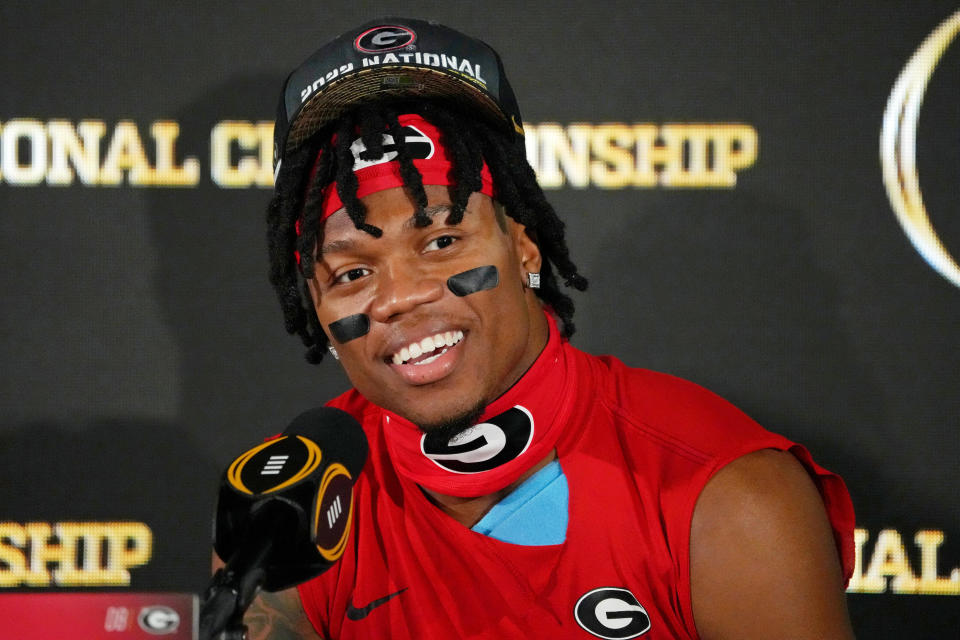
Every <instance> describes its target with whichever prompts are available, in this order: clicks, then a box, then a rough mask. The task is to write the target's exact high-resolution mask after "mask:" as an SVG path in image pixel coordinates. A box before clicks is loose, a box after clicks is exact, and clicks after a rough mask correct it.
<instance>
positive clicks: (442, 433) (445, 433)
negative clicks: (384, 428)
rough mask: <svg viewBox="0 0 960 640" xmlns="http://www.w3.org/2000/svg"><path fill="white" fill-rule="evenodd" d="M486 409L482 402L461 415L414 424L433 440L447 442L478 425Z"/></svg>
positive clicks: (420, 421) (419, 421)
mask: <svg viewBox="0 0 960 640" xmlns="http://www.w3.org/2000/svg"><path fill="white" fill-rule="evenodd" d="M486 408H487V404H486V403H485V402H481V403H479V404H478V405H476V406H475V407H472V408H470V409H468V410H466V411H463V412H461V413H459V414H454V415H452V416H446V417H443V418H440V419H439V420H435V421H429V422H428V421H424V420H418V421H414V423H415V424H416V425H417V426H418V427H419V428H420V430H421V431H423V432H424V433H426V434H427V435H429V436H430V437H431V439H433V438H436V439H437V440H441V441H444V442H446V441H449V440H450V439H452V438H453V437H454V436H457V435H459V434H461V433H463V432H464V431H466V430H467V429H469V428H470V427H472V426H473V425H475V424H477V422H478V421H479V420H480V416H482V415H483V412H484V410H485V409H486Z"/></svg>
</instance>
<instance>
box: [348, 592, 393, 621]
mask: <svg viewBox="0 0 960 640" xmlns="http://www.w3.org/2000/svg"><path fill="white" fill-rule="evenodd" d="M406 590H407V588H406V587H404V588H403V589H400V591H395V592H394V593H391V594H390V595H387V596H383V597H382V598H377V599H376V600H374V601H373V602H371V603H370V604H368V605H367V606H365V607H360V608H359V609H358V608H357V607H354V606H353V603H352V602H349V603H347V618H349V619H350V620H363V619H364V618H366V617H367V616H368V615H370V612H371V611H373V610H374V609H376V608H377V607H379V606H380V605H382V604H386V603H387V602H389V601H390V600H392V599H393V598H395V597H397V596H398V595H400V594H401V593H403V592H404V591H406Z"/></svg>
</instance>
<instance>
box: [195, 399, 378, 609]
mask: <svg viewBox="0 0 960 640" xmlns="http://www.w3.org/2000/svg"><path fill="white" fill-rule="evenodd" d="M366 458H367V439H366V435H365V434H364V433H363V429H362V428H361V427H360V424H359V423H358V422H357V421H356V420H355V419H354V418H353V417H352V416H351V415H350V414H348V413H346V412H345V411H341V410H339V409H334V408H332V407H319V408H315V409H310V410H308V411H305V412H303V413H302V414H300V415H299V416H297V417H296V418H295V419H294V420H293V421H292V422H291V423H290V426H289V427H287V429H286V430H285V431H284V432H283V434H282V435H280V436H278V437H276V438H273V439H270V440H267V441H266V442H263V443H261V444H259V445H257V446H255V447H253V448H251V449H249V450H248V451H246V452H245V453H243V454H241V455H240V456H238V457H237V458H236V459H235V460H234V461H233V462H232V463H231V464H230V466H229V467H228V468H227V470H226V471H225V472H224V474H223V479H222V481H221V486H220V495H219V498H218V502H217V512H216V518H215V520H214V535H213V545H214V549H215V550H216V551H217V553H218V554H219V555H220V557H221V558H223V559H225V560H226V559H229V558H231V557H233V555H234V553H235V552H236V550H237V549H238V547H239V545H240V544H241V542H242V541H243V540H244V537H245V536H247V535H252V534H251V530H252V529H256V528H257V527H258V526H259V525H258V522H257V519H258V518H259V519H263V518H265V517H268V518H270V519H271V520H277V521H278V522H279V521H281V520H282V522H283V524H282V525H280V526H277V527H275V533H274V534H272V535H274V536H275V537H276V538H277V539H278V540H277V542H279V544H276V545H274V548H273V549H272V550H271V552H270V556H269V558H268V559H267V561H266V563H265V567H264V568H265V571H266V577H265V579H264V584H263V586H264V588H265V589H267V590H268V591H277V590H280V589H285V588H287V587H290V586H293V585H294V584H297V583H299V582H303V581H304V580H308V579H310V578H312V577H314V576H316V575H319V574H320V573H322V572H323V571H324V570H326V569H327V568H329V567H330V565H331V564H333V563H334V562H336V560H338V559H339V558H340V555H341V554H342V553H343V550H344V548H345V547H346V544H347V539H348V536H349V532H350V524H351V521H352V518H353V485H354V483H355V482H356V480H357V477H358V476H359V474H360V471H361V470H362V469H363V465H364V462H365V461H366Z"/></svg>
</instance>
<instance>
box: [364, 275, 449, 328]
mask: <svg viewBox="0 0 960 640" xmlns="http://www.w3.org/2000/svg"><path fill="white" fill-rule="evenodd" d="M443 285H444V280H443V278H442V277H440V276H439V275H437V274H436V273H434V272H432V271H431V270H429V269H425V268H422V267H419V266H417V265H415V264H410V263H409V262H407V261H398V262H395V263H392V264H390V265H389V266H388V267H387V268H385V269H383V270H382V271H381V272H380V278H379V282H378V283H377V295H376V298H375V299H374V301H373V304H372V305H371V307H370V315H371V316H372V317H373V319H374V320H376V321H377V322H389V321H390V320H391V319H393V318H394V317H395V316H398V315H401V314H404V313H407V312H409V311H412V310H413V309H415V308H416V307H418V306H419V305H421V304H426V303H429V302H433V301H435V300H439V299H440V298H442V297H443Z"/></svg>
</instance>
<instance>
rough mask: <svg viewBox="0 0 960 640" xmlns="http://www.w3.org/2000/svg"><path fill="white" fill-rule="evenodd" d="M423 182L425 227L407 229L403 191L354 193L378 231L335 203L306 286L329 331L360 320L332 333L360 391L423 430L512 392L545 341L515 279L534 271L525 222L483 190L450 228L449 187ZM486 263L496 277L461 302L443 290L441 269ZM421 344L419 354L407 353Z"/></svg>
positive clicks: (537, 312)
mask: <svg viewBox="0 0 960 640" xmlns="http://www.w3.org/2000/svg"><path fill="white" fill-rule="evenodd" d="M425 189H426V192H427V200H428V207H427V214H428V215H429V216H430V217H431V218H432V220H433V224H431V225H430V226H427V227H420V228H417V227H416V226H415V225H414V224H413V214H414V206H413V205H412V203H411V202H410V199H409V197H408V196H407V195H406V193H405V192H404V190H403V189H402V188H400V187H397V188H392V189H387V190H384V191H379V192H376V193H373V194H371V195H369V196H366V197H365V198H363V202H364V204H365V205H366V207H367V218H366V221H367V223H369V224H372V225H374V226H377V227H379V228H380V229H382V230H383V235H382V236H381V237H380V238H375V237H373V236H371V235H369V234H368V233H365V232H363V231H358V230H357V229H356V228H355V227H354V225H353V222H352V221H351V220H350V219H349V217H348V216H347V213H346V211H344V210H340V211H338V212H336V213H334V214H333V215H332V216H330V217H329V218H328V219H327V221H326V222H325V223H324V229H323V235H324V238H323V245H322V246H321V247H320V250H319V252H318V259H317V265H316V273H315V276H314V278H313V280H312V281H310V283H309V286H310V291H311V294H312V296H313V301H314V306H315V308H316V311H317V316H318V318H319V319H320V323H321V324H322V325H323V327H324V330H325V331H326V332H327V336H328V337H331V335H330V330H329V326H330V324H331V323H333V322H336V321H337V320H340V319H342V318H345V317H348V316H352V315H355V314H365V315H366V316H368V318H369V322H370V328H369V331H368V333H366V335H363V336H361V337H358V338H355V339H352V340H347V341H345V342H343V343H341V342H338V341H336V340H335V339H332V338H331V344H333V345H334V346H335V347H336V349H337V351H338V353H339V355H340V364H341V365H343V367H344V369H345V370H346V372H347V376H348V377H349V378H350V381H351V382H352V383H353V385H354V386H355V387H356V388H357V390H359V391H360V392H361V393H362V394H363V395H364V396H365V397H366V398H367V399H368V400H370V401H372V402H374V403H375V404H377V405H379V406H381V407H384V408H386V409H389V410H391V411H393V412H395V413H397V414H399V415H401V416H403V417H405V418H407V419H408V420H410V421H412V422H414V423H415V424H418V425H421V426H423V427H425V428H428V429H429V428H431V427H435V426H440V425H442V424H444V423H447V422H449V421H451V420H455V419H457V418H462V417H463V416H465V415H467V414H469V413H471V412H473V411H475V410H476V408H477V407H478V406H482V405H485V404H487V403H489V402H491V401H492V400H494V399H495V398H497V397H498V396H499V395H501V394H502V393H504V392H505V391H506V390H507V389H509V388H510V386H511V385H512V384H513V383H514V382H516V381H517V380H518V379H519V378H520V376H521V375H523V373H524V371H526V370H527V368H529V366H530V365H531V364H532V363H533V361H534V360H535V359H536V357H537V355H539V353H540V351H541V350H542V349H543V347H544V345H545V344H546V340H547V325H546V320H545V318H544V317H543V313H542V311H541V307H540V303H539V301H538V300H537V298H536V296H535V295H534V293H533V292H532V291H531V290H529V289H527V288H526V287H525V286H524V283H525V282H526V274H527V273H528V272H538V271H540V252H539V249H538V248H537V246H536V244H535V243H534V242H533V241H532V240H530V238H529V237H528V236H527V235H526V233H525V229H524V227H523V226H522V225H520V224H518V223H517V222H515V221H514V220H512V219H510V218H508V217H505V216H498V214H497V212H496V210H495V207H494V203H493V201H492V200H491V199H490V198H489V197H487V196H485V195H483V194H480V193H474V194H473V195H472V196H471V197H470V200H469V203H468V206H467V211H466V214H465V215H464V217H463V221H462V222H461V223H460V224H458V225H450V224H448V223H447V216H448V214H449V212H450V202H451V201H450V195H449V190H448V188H447V187H439V186H427V187H425ZM488 265H493V266H495V267H496V268H497V270H498V272H499V278H500V281H499V284H498V285H497V286H495V287H493V288H491V289H487V290H483V291H477V292H475V293H471V294H469V295H466V296H463V297H458V296H456V295H454V294H453V293H452V292H451V291H450V289H449V288H448V287H447V279H448V278H449V277H450V276H453V275H456V274H459V273H463V272H465V271H468V270H470V269H475V268H477V267H484V266H488ZM438 336H439V338H438ZM441 341H442V342H443V346H442V347H437V346H436V345H437V343H439V342H441ZM431 343H432V344H431ZM413 345H417V346H416V347H414V346H413ZM431 347H432V350H430V349H431ZM418 349H420V350H421V351H423V352H424V353H422V354H421V355H419V356H416V355H415V354H416V353H417V350H418Z"/></svg>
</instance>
